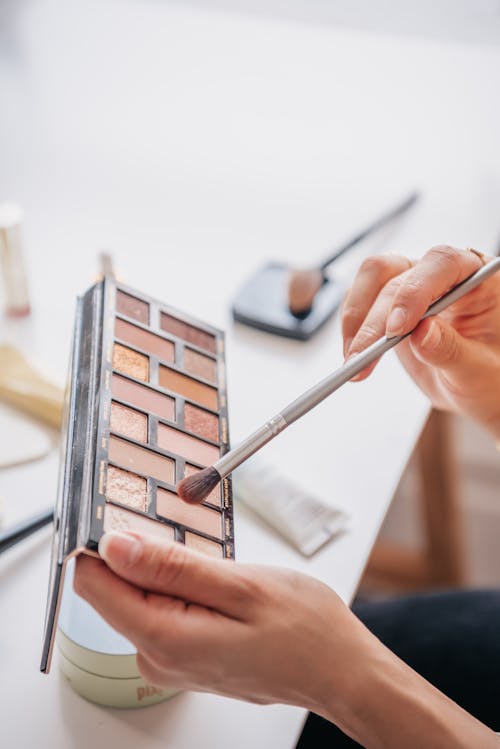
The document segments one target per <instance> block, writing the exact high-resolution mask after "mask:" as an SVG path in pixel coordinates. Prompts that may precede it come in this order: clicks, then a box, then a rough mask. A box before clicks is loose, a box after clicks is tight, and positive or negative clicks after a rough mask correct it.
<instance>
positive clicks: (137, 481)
mask: <svg viewBox="0 0 500 749" xmlns="http://www.w3.org/2000/svg"><path fill="white" fill-rule="evenodd" d="M146 496H147V481H146V479H143V478H142V477H141V476H138V475H137V474H136V473H131V472H130V471H124V470H123V469H122V468H117V467H116V466H111V465H109V466H108V477H107V479H106V498H107V499H112V500H113V501H115V502H119V503H120V504H122V505H128V506H129V507H133V508H134V510H143V511H145V510H146V504H147V502H146Z"/></svg>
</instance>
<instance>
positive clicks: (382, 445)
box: [0, 0, 500, 749]
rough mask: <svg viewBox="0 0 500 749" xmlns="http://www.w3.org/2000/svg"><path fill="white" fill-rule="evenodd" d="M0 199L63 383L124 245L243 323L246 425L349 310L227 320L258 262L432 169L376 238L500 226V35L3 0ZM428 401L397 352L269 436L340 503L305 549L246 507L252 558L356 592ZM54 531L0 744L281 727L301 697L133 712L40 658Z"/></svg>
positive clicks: (185, 298)
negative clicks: (94, 700)
mask: <svg viewBox="0 0 500 749" xmlns="http://www.w3.org/2000/svg"><path fill="white" fill-rule="evenodd" d="M1 13H2V16H1V19H0V50H1V51H0V92H1V93H0V199H2V200H6V199H10V200H17V201H19V202H20V203H21V204H22V205H23V207H24V208H25V211H26V223H25V233H24V234H25V240H26V256H27V262H28V266H29V271H30V280H31V290H32V298H33V306H34V312H33V315H32V316H31V317H30V318H29V319H27V320H24V321H19V322H17V323H7V322H6V321H5V320H4V321H2V323H1V328H0V341H1V340H13V341H15V342H16V344H17V345H18V346H19V347H20V348H22V349H23V351H25V353H27V354H28V355H29V356H30V357H31V358H32V359H34V360H36V361H37V362H38V363H39V364H40V365H41V366H42V367H43V368H44V370H45V371H46V372H47V373H49V374H50V375H51V376H52V377H53V378H54V379H56V380H58V381H60V382H63V380H64V376H65V369H66V360H67V357H68V347H69V339H70V330H71V324H72V317H73V309H74V298H75V296H76V294H77V293H78V292H81V291H82V290H83V289H84V288H85V287H86V286H87V285H89V284H90V282H91V281H92V278H93V276H94V274H95V272H96V260H95V258H96V252H97V251H98V250H99V249H111V250H112V252H113V255H114V258H115V263H116V266H117V269H118V271H119V274H120V275H121V277H122V278H123V279H124V280H125V281H126V282H127V283H129V284H130V285H135V286H137V287H138V288H140V289H142V290H143V291H145V292H148V293H151V294H152V295H154V296H157V297H159V298H161V299H164V300H165V301H166V302H168V303H170V304H173V305H177V306H179V307H181V308H183V309H185V310H187V311H189V312H191V313H192V314H195V315H199V316H200V317H203V318H204V319H206V320H207V321H210V322H212V323H215V324H217V325H220V326H223V327H225V328H227V331H228V355H227V361H228V380H229V382H228V384H229V396H230V415H231V428H232V437H233V441H236V440H237V439H238V438H239V437H241V436H243V435H244V434H245V432H246V431H247V430H249V429H251V428H253V427H255V426H256V425H258V424H259V423H260V422H261V421H262V420H263V419H264V418H266V417H268V416H269V415H271V414H272V413H274V412H275V411H276V410H277V409H278V408H279V407H280V406H281V405H283V404H284V403H285V402H286V401H287V400H288V399H290V398H292V397H294V396H295V395H297V394H298V393H299V392H300V391H301V390H303V389H304V388H305V387H307V386H309V385H310V384H312V383H313V382H315V381H316V380H317V379H319V378H320V377H322V376H323V375H325V374H326V373H327V372H328V371H330V370H331V369H332V368H333V367H334V366H336V365H338V364H339V363H340V361H341V351H340V333H339V321H338V319H335V320H333V321H332V322H331V323H329V324H328V325H327V326H326V327H325V328H324V330H323V331H322V332H321V333H320V334H319V335H318V336H317V337H316V338H314V340H312V341H311V342H309V343H306V344H304V343H296V342H291V341H286V340H281V339H278V338H275V337H271V336H267V335H266V334H263V333H259V332H257V331H252V330H250V329H246V328H243V327H241V326H234V325H233V324H232V323H231V320H230V316H229V302H230V300H231V298H232V296H233V294H234V291H235V288H236V287H237V286H238V285H239V284H240V283H242V282H243V281H244V280H245V279H246V277H247V276H248V274H249V273H250V272H252V271H253V269H255V268H256V267H257V266H258V265H259V264H260V263H262V262H265V261H267V260H269V259H284V260H286V259H289V260H291V261H292V262H295V263H296V264H304V261H305V262H306V263H307V262H308V261H309V262H312V261H313V260H314V259H316V258H320V257H321V255H322V253H323V252H324V251H325V250H326V249H328V247H330V246H331V245H332V244H335V243H337V242H339V241H341V240H342V239H343V238H346V237H347V236H348V235H349V233H350V232H351V231H352V230H355V229H357V228H358V227H360V226H361V224H362V223H363V222H364V221H365V220H367V219H370V218H371V217H374V216H375V215H377V213H378V212H379V211H381V210H383V209H384V208H385V207H387V206H389V205H391V204H392V203H393V202H395V201H396V200H397V199H399V197H400V196H401V195H403V194H404V193H405V191H406V190H408V189H410V188H412V187H413V186H415V185H416V186H418V187H419V188H421V189H422V191H423V193H424V198H423V199H422V201H421V203H420V204H419V206H418V208H417V209H416V210H415V211H414V212H413V213H412V215H411V217H409V218H408V220H407V221H405V222H404V223H403V224H402V225H400V226H399V227H398V228H397V230H396V231H393V232H392V233H391V234H388V235H386V236H385V237H384V242H383V243H381V242H380V241H379V242H378V244H377V245H376V246H375V245H374V244H367V245H365V246H364V247H363V248H361V249H360V251H359V252H357V253H354V254H353V256H352V257H351V258H349V259H347V260H346V261H345V262H343V263H342V265H341V266H339V269H338V273H339V276H340V277H342V278H345V279H348V278H349V276H350V275H351V274H352V272H353V269H354V267H355V266H356V265H357V264H358V263H359V260H360V258H361V257H362V256H363V254H364V253H366V252H368V251H369V250H373V249H382V248H383V249H387V250H397V251H402V252H403V253H404V254H408V255H414V256H417V255H419V254H420V253H421V252H422V251H424V250H425V249H426V248H428V247H429V246H431V245H432V244H435V243H438V242H450V243H456V244H458V245H461V246H467V245H473V246H476V247H478V248H483V249H486V250H488V249H489V250H491V249H493V247H494V245H495V244H496V241H497V232H498V230H499V228H500V148H499V147H498V142H499V140H498V134H499V133H500V112H499V106H498V91H499V77H500V51H499V50H498V49H496V48H494V47H484V48H479V47H474V46H471V45H466V44H462V45H459V44H457V45H454V44H451V43H449V44H437V43H435V42H425V41H422V40H420V41H410V40H409V39H404V40H398V39H397V38H394V37H384V36H382V35H378V36H376V35H370V34H361V33H359V34H357V33H354V32H346V31H339V30H335V29H334V28H332V27H329V28H325V29H322V28H321V27H316V26H314V25H310V26H301V25H299V24H294V23H286V22H278V21H272V20H266V19H255V18H250V17H246V16H245V15H230V14H224V13H219V12H211V11H209V10H207V11H203V10H200V9H198V10H197V9H192V8H191V9H186V8H182V7H181V6H180V5H177V4H171V3H166V2H164V3H160V2H157V1H153V0H144V2H138V1H137V0H123V2H110V1H109V0H101V1H100V2H90V1H89V0H87V1H86V2H83V1H79V2H76V1H73V2H65V3H62V2H60V1H57V0H52V1H51V0H31V2H24V3H20V2H5V3H4V4H3V5H2V9H1ZM426 414H427V403H426V400H425V398H424V397H423V396H422V395H421V394H420V393H419V392H418V391H417V390H416V388H415V387H414V386H413V385H412V383H411V382H410V381H409V379H408V378H407V376H406V375H405V374H404V373H403V371H402V370H401V368H400V366H399V365H398V363H397V361H396V359H395V357H394V356H393V355H392V354H391V355H388V356H387V357H386V359H385V360H384V361H383V362H382V364H381V366H380V367H379V369H378V371H377V373H376V374H375V375H374V376H373V377H372V378H371V380H370V381H369V382H367V383H365V384H363V385H350V386H347V387H345V388H344V389H343V390H342V391H341V392H339V393H338V394H337V395H336V396H335V397H334V398H332V399H331V400H330V401H329V402H327V403H325V404H324V405H323V406H322V407H321V408H319V409H317V410H316V411H315V412H313V413H311V414H310V415H308V416H307V417H305V418H304V419H303V420H302V421H301V423H300V424H298V425H295V426H294V427H293V428H292V429H290V430H289V431H288V432H287V433H286V434H284V435H282V436H281V437H280V438H279V440H276V441H275V443H273V444H272V445H271V446H269V447H268V448H267V449H266V453H265V456H266V458H267V459H269V460H272V461H275V462H276V463H277V464H278V465H279V466H280V468H282V469H283V470H285V471H286V472H287V473H288V474H289V475H290V476H291V477H295V478H296V479H299V480H300V481H301V482H302V483H307V484H309V486H311V487H312V488H313V489H314V490H315V491H317V492H318V493H320V494H321V495H322V496H325V497H326V498H327V499H328V500H329V501H331V502H332V503H334V504H338V505H340V506H342V507H345V508H346V509H347V510H348V512H349V514H350V516H351V520H350V529H349V531H348V533H345V534H344V535H343V536H342V537H341V538H339V539H338V540H336V541H335V542H334V543H332V544H330V545H329V546H327V547H326V548H324V549H323V550H322V551H321V552H320V553H318V554H317V555H316V556H314V557H313V558H312V559H311V560H305V559H303V558H302V557H301V556H300V555H299V554H297V553H296V552H294V551H293V550H292V549H290V548H289V547H288V546H287V545H286V544H285V543H284V542H283V541H282V540H280V539H279V538H278V537H277V536H276V535H274V534H273V533H272V532H271V531H270V530H269V529H267V528H266V527H265V526H264V525H263V524H262V523H260V522H259V521H257V520H256V519H255V518H254V517H252V516H251V515H250V514H248V512H247V511H244V510H243V508H242V507H239V506H238V507H237V508H236V541H237V546H236V548H237V556H238V559H239V560H241V561H250V560H252V561H259V562H262V563H270V564H278V565H284V566H289V567H293V568H296V569H300V570H303V571H304V572H307V573H309V574H311V575H314V576H317V577H319V578H321V579H322V580H324V581H326V582H327V583H329V584H330V585H331V586H333V587H334V588H335V589H336V590H337V591H338V592H339V593H340V595H341V596H342V597H343V598H344V599H345V600H346V601H347V600H350V599H351V598H352V596H353V595H354V593H355V590H356V586H357V584H358V582H359V578H360V575H361V573H362V570H363V567H364V564H365V562H366V559H367V557H368V555H369V552H370V550H371V548H372V545H373V542H374V540H375V537H376V535H377V532H378V530H379V527H380V524H381V522H382V520H383V517H384V514H385V512H386V510H387V507H388V505H389V503H390V500H391V497H392V495H393V493H394V490H395V488H396V486H397V484H398V481H399V479H400V476H401V474H402V472H403V470H404V467H405V464H406V462H407V459H408V457H409V455H410V453H411V451H412V449H413V446H414V444H415V441H416V439H417V437H418V434H419V432H420V430H421V428H422V425H423V423H424V420H425V417H426ZM56 472H57V454H56V451H55V450H54V451H53V453H52V454H51V455H50V457H48V458H46V459H44V460H42V461H39V462H36V463H32V464H30V465H26V466H24V467H22V468H21V467H18V468H13V469H9V470H4V471H2V472H0V496H1V497H2V498H3V517H4V523H5V524H8V523H9V522H13V521H15V520H18V519H21V518H22V517H24V516H26V515H28V514H30V513H31V512H34V511H35V510H38V509H39V508H43V507H45V506H47V505H49V504H51V503H52V502H53V498H54V492H55V488H56ZM49 537H50V533H49V531H48V529H46V530H45V531H43V532H41V533H39V534H38V535H37V536H36V537H34V538H32V539H30V540H28V541H26V542H23V543H22V544H20V545H19V546H18V547H16V548H15V549H13V550H11V551H9V552H7V553H5V554H4V555H2V557H1V558H0V602H1V603H0V610H1V615H0V664H1V674H2V679H1V686H0V693H1V697H2V699H1V700H0V721H1V729H0V736H1V745H2V747H4V746H5V747H6V748H7V747H9V749H10V747H14V746H15V747H18V748H19V749H25V748H26V749H27V748H31V747H33V746H39V747H51V748H53V749H68V747H84V746H85V747H86V746H93V747H104V746H107V745H108V744H110V743H111V742H112V744H113V746H120V747H121V748H122V749H132V747H137V746H140V747H141V748H142V749H160V747H161V749H166V748H168V749H188V748H189V749H194V747H199V746H205V747H213V748H214V749H215V748H216V747H219V746H221V745H223V744H224V745H226V746H234V747H238V749H247V747H248V749H250V747H251V748H252V749H254V748H255V747H256V746H259V747H261V748H262V749H265V748H266V747H273V749H290V747H292V746H293V744H294V741H295V740H296V738H297V735H298V733H299V731H300V727H301V725H302V722H303V718H304V712H303V711H302V710H300V709H298V708H292V707H284V706H271V707H258V706H253V705H247V704H244V703H240V702H236V701H231V700H228V699H222V698H218V697H214V696H210V695H196V694H183V695H180V696H178V697H176V698H175V699H173V700H172V701H171V702H169V703H165V704H162V705H159V706H155V707H151V708H148V709H147V710H137V711H118V710H109V709H105V708H102V707H98V706H95V705H91V704H89V703H87V702H85V701H83V700H81V699H80V698H79V697H78V696H77V695H75V694H74V693H73V692H72V690H71V688H70V687H69V686H68V685H67V684H66V682H65V681H64V679H63V678H62V677H61V676H60V674H59V672H58V669H57V662H56V664H55V667H54V668H53V671H52V673H51V675H50V676H49V677H44V676H42V675H41V674H39V673H38V662H39V656H40V647H41V633H42V619H43V612H44V605H45V595H46V585H47V577H48V563H49Z"/></svg>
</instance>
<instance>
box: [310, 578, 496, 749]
mask: <svg viewBox="0 0 500 749" xmlns="http://www.w3.org/2000/svg"><path fill="white" fill-rule="evenodd" d="M353 611H354V612H355V614H356V615H357V616H358V617H359V618H360V619H361V621H362V622H364V623H365V624H366V626H367V627H368V629H370V630H371V631H372V632H373V633H374V634H375V635H376V636H377V637H378V638H379V639H380V640H382V642H383V643H384V644H385V645H387V647H388V648H390V650H392V651H393V652H394V653H396V655H398V656H399V657H400V658H401V659H402V660H404V661H405V662H406V663H408V664H409V665H410V666H411V667H412V668H413V669H415V671H417V672H418V673H419V674H421V675H422V676H424V677H425V678H426V679H427V680H428V681H430V682H431V683H432V684H434V685H435V686H436V687H437V688H438V689H440V690H441V691H442V692H444V694H446V695H448V697H450V698H451V699H452V700H454V701H455V702H457V703H458V704H459V705H461V706H462V707H463V708H464V709H465V710H467V711H468V712H470V713H472V715H474V716H475V717H476V718H478V719H479V720H480V721H482V722H483V723H485V724H486V725H488V726H490V728H492V729H493V730H494V731H500V591H496V590H477V591H452V592H445V593H427V594H423V595H416V596H411V597H407V598H396V599H391V600H388V601H381V602H373V603H361V604H358V605H355V606H354V607H353ZM359 746H360V745H359V744H358V743H356V742H355V741H353V740H352V739H350V738H348V737H347V736H345V734H343V733H342V732H341V731H340V730H339V729H338V728H337V727H336V726H334V725H332V724H331V723H329V722H328V721H326V720H324V719H323V718H320V717H319V716H317V715H314V714H313V713H311V714H310V715H309V717H308V719H307V721H306V724H305V726H304V730H303V732H302V735H301V737H300V739H299V742H298V744H297V749H312V748H313V747H314V749H322V747H328V749H353V748H354V747H359Z"/></svg>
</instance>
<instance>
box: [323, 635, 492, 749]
mask: <svg viewBox="0 0 500 749" xmlns="http://www.w3.org/2000/svg"><path fill="white" fill-rule="evenodd" d="M351 676H352V678H351V679H350V689H349V690H348V693H347V699H344V700H343V704H342V705H339V701H338V699H336V700H335V704H332V705H328V704H327V705H326V706H325V707H324V708H323V710H322V711H321V712H322V714H323V715H324V717H326V718H327V719H329V720H331V721H333V722H335V723H337V725H339V727H340V728H341V729H342V730H343V731H344V732H345V733H347V734H348V735H349V736H351V737H352V738H353V739H354V740H355V741H357V742H359V743H360V744H362V746H364V747H366V749H401V747H403V746H404V747H405V749H424V747H425V749H471V747H475V748H476V749H499V747H500V737H499V736H497V735H496V734H495V733H494V732H493V731H491V730H490V729H489V728H487V727H486V726H485V725H483V724H482V723H480V722H479V721H478V720H476V719H475V718H474V717H473V716H471V715H470V714H469V713H467V712H466V711H465V710H462V708H460V707H459V706H458V705H457V704H455V703H454V702H452V701H451V700H449V699H448V698H447V697H446V696H445V695H444V694H442V693H441V692H439V691H438V690H437V689H435V688H434V687H433V686H432V685H431V684H429V682H427V681H426V680H425V679H423V678H422V677H421V676H419V675H418V674H417V673H416V672H415V671H413V670H412V669H411V668H409V667H408V666H407V665H406V664H404V663H403V662H402V661H401V660H399V659H398V658H397V657H396V656H395V655H393V654H392V653H391V652H390V651H388V650H387V649H386V648H385V647H384V646H383V645H381V644H380V643H379V642H378V641H375V643H374V645H373V647H372V652H371V654H370V655H369V656H368V658H367V659H366V660H365V662H364V663H361V664H359V665H358V667H357V673H356V669H355V671H354V672H353V673H352V675H351Z"/></svg>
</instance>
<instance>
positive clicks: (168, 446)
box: [158, 424, 220, 466]
mask: <svg viewBox="0 0 500 749" xmlns="http://www.w3.org/2000/svg"><path fill="white" fill-rule="evenodd" d="M158 445H159V447H161V448H163V449H164V450H170V451H171V452H174V453H177V454H178V455H182V456H183V457H184V458H187V459H188V460H193V461H194V462H195V463H199V464H200V465H202V466H208V465H210V464H211V463H213V462H214V461H216V460H217V459H218V458H219V457H220V451H219V448H218V447H215V446H214V445H208V444H207V443H206V442H202V441H201V440H199V439H198V438H197V437H191V436H190V435H189V434H184V432H181V431H179V429H174V427H169V426H167V425H166V424H158Z"/></svg>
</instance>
